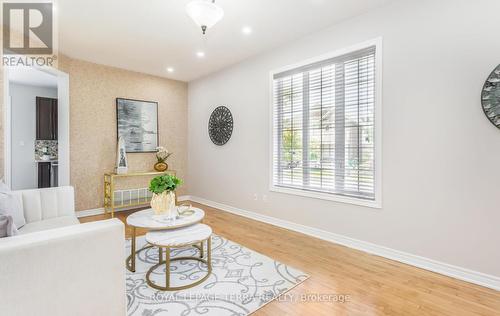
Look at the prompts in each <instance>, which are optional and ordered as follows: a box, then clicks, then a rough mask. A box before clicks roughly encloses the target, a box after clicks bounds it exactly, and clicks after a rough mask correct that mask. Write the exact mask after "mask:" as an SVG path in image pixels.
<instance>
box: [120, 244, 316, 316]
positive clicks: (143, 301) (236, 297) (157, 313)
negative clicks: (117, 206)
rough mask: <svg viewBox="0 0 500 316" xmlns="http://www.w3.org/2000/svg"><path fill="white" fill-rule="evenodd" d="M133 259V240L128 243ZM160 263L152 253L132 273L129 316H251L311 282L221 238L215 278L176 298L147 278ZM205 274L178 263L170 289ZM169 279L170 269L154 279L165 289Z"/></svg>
mask: <svg viewBox="0 0 500 316" xmlns="http://www.w3.org/2000/svg"><path fill="white" fill-rule="evenodd" d="M145 243H146V241H145V239H144V236H141V237H138V238H137V246H138V248H137V249H140V248H142V246H144V245H145ZM139 247H140V248H139ZM198 253H199V251H198V250H197V249H195V248H187V249H179V250H173V251H172V257H178V256H195V255H196V254H198ZM128 254H130V240H128V241H127V255H128ZM156 263H158V248H149V249H146V250H144V251H142V252H140V253H139V255H138V258H137V260H136V272H135V273H133V272H130V271H128V270H127V310H128V315H129V316H163V315H169V316H174V315H182V316H195V315H205V316H206V315H209V316H212V315H214V316H224V315H248V314H251V313H253V312H255V311H256V310H258V309H259V308H261V307H262V306H264V305H265V304H267V303H269V302H270V301H272V300H274V299H275V298H277V297H279V296H280V295H281V294H284V293H285V292H287V291H289V290H290V289H292V288H294V287H295V286H297V285H298V284H300V283H302V282H303V281H305V280H306V279H307V278H308V276H307V275H306V274H304V273H303V272H302V271H299V270H297V269H294V268H291V267H289V266H287V265H285V264H282V263H280V262H277V261H275V260H273V259H271V258H269V257H267V256H264V255H262V254H260V253H258V252H255V251H253V250H250V249H248V248H245V247H243V246H241V245H239V244H237V243H234V242H232V241H230V240H227V239H225V238H222V237H220V236H216V235H214V236H213V237H212V267H213V270H212V274H211V275H210V277H209V278H208V279H207V280H205V282H203V283H202V284H200V285H198V286H196V287H193V288H190V289H186V290H182V291H173V292H163V291H157V290H155V289H153V288H151V287H149V286H148V284H147V283H146V272H147V271H148V269H149V268H150V267H151V266H152V265H154V264H156ZM206 271H207V267H206V265H205V264H203V263H201V262H198V261H191V260H190V261H187V260H180V261H174V262H172V265H171V286H181V285H185V284H187V283H192V282H193V281H196V280H197V279H199V278H202V277H203V276H204V275H205V274H206ZM164 273H165V267H164V266H161V267H158V268H157V269H156V270H155V271H154V272H153V273H152V274H151V279H152V280H153V281H154V282H155V283H157V284H160V285H162V286H164V285H165V274H164Z"/></svg>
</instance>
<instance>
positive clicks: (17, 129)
mask: <svg viewBox="0 0 500 316" xmlns="http://www.w3.org/2000/svg"><path fill="white" fill-rule="evenodd" d="M37 96H38V97H47V98H57V89H56V88H44V87H35V86H28V85H22V84H16V83H10V97H11V126H12V132H11V144H12V156H11V157H12V159H11V161H12V165H11V174H12V190H21V189H32V188H36V187H38V183H37V166H36V163H35V139H36V97H37Z"/></svg>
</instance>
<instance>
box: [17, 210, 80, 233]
mask: <svg viewBox="0 0 500 316" xmlns="http://www.w3.org/2000/svg"><path fill="white" fill-rule="evenodd" d="M78 224H80V222H79V221H78V219H77V218H76V216H74V215H73V216H71V215H70V216H61V217H56V218H51V219H46V220H43V221H39V222H32V223H27V224H26V225H24V227H23V228H21V229H19V234H20V235H24V234H29V233H33V232H38V231H42V230H48V229H54V228H59V227H64V226H70V225H78Z"/></svg>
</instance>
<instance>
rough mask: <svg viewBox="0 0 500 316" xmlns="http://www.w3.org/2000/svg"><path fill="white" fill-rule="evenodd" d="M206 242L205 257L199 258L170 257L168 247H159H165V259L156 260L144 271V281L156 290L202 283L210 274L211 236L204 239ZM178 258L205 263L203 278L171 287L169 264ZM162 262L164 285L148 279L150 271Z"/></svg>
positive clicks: (175, 288)
mask: <svg viewBox="0 0 500 316" xmlns="http://www.w3.org/2000/svg"><path fill="white" fill-rule="evenodd" d="M206 242H207V259H203V258H199V257H198V256H195V257H177V258H170V254H171V248H170V247H159V248H165V260H164V261H162V260H161V259H160V260H158V261H159V262H158V263H157V264H155V265H154V266H152V267H151V268H149V270H148V271H147V272H146V283H147V284H148V285H149V286H150V287H152V288H154V289H157V290H161V291H179V290H185V289H189V288H192V287H194V286H197V285H199V284H201V283H203V282H204V281H205V280H206V279H208V277H210V275H211V274H212V237H209V238H208V239H207V240H206ZM151 246H152V245H151ZM193 246H195V247H198V244H196V245H193ZM179 260H195V261H199V262H202V263H204V264H206V265H207V274H206V275H205V276H204V277H203V278H201V279H199V280H197V281H196V282H193V283H191V284H187V285H183V286H177V287H172V286H170V264H171V262H172V261H179ZM163 264H165V286H161V285H157V284H155V283H153V282H152V281H151V279H150V275H151V273H153V271H154V270H155V269H156V268H158V267H159V266H161V265H163Z"/></svg>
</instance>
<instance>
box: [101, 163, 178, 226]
mask: <svg viewBox="0 0 500 316" xmlns="http://www.w3.org/2000/svg"><path fill="white" fill-rule="evenodd" d="M163 174H170V175H173V176H175V171H174V170H166V171H163V172H156V171H147V172H131V173H123V174H117V173H105V174H104V212H105V213H106V214H108V213H111V217H114V216H115V210H116V209H118V208H124V207H129V208H131V207H135V206H146V205H148V204H149V203H150V200H151V199H150V198H151V197H150V196H149V194H148V193H149V191H147V189H145V188H129V189H126V190H116V188H115V185H116V181H117V180H118V179H123V178H130V177H147V176H151V177H156V176H160V175H163ZM119 192H121V199H120V202H121V203H117V201H116V194H117V193H119ZM124 192H128V193H127V194H128V199H126V200H125V199H124V196H123V195H124ZM132 192H135V193H134V194H132ZM176 202H177V195H176Z"/></svg>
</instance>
